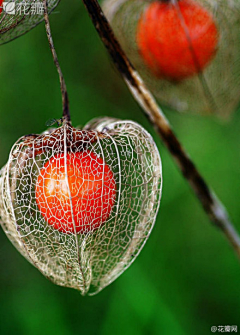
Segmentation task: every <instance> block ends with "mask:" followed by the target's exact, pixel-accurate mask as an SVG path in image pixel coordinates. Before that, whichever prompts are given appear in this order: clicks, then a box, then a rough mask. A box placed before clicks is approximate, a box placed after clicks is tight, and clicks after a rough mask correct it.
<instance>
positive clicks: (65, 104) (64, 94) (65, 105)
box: [43, 0, 71, 122]
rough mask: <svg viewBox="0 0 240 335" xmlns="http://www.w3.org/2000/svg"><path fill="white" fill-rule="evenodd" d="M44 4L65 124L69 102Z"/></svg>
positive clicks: (48, 36)
mask: <svg viewBox="0 0 240 335" xmlns="http://www.w3.org/2000/svg"><path fill="white" fill-rule="evenodd" d="M43 4H44V20H45V28H46V33H47V38H48V42H49V46H50V49H51V52H52V56H53V61H54V63H55V65H56V68H57V71H58V74H59V80H60V86H61V93H62V107H63V119H64V120H65V121H66V122H71V118H70V112H69V100H68V93H67V87H66V84H65V80H64V77H63V74H62V70H61V67H60V64H59V61H58V57H57V53H56V50H55V47H54V44H53V39H52V33H51V28H50V23H49V16H48V2H47V0H44V1H43Z"/></svg>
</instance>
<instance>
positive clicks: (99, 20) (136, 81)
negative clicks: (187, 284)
mask: <svg viewBox="0 0 240 335" xmlns="http://www.w3.org/2000/svg"><path fill="white" fill-rule="evenodd" d="M83 3H84V5H85V7H86V9H87V11H88V13H89V15H90V18H91V20H92V22H93V24H94V26H95V28H96V30H97V32H98V34H99V36H100V38H101V40H102V42H103V44H104V45H105V47H106V48H107V50H108V52H109V54H110V55H111V57H112V60H113V62H114V63H115V65H116V67H117V68H118V70H119V72H120V73H121V74H122V76H123V78H124V80H125V82H126V83H127V85H128V87H129V89H130V91H131V92H132V94H133V96H134V98H135V99H136V100H137V102H138V103H139V105H140V106H141V107H142V110H143V111H144V113H145V114H146V115H147V117H148V119H149V120H150V122H151V123H152V125H153V126H154V128H155V129H156V131H157V133H158V134H159V135H160V137H161V138H162V140H163V142H164V143H165V145H166V147H167V148H168V150H169V152H170V153H171V155H172V156H173V158H174V160H175V161H176V163H177V165H178V166H179V168H180V170H181V172H182V174H183V176H184V177H185V178H186V179H187V181H188V182H189V184H190V186H191V187H192V189H193V191H194V192H195V194H196V195H197V197H198V199H199V200H200V202H201V204H202V206H203V208H204V210H205V212H206V213H207V215H208V217H209V219H210V220H211V221H212V222H213V223H214V224H215V225H216V226H217V227H219V228H220V229H221V230H222V231H223V233H224V234H225V236H226V237H227V239H228V240H229V242H230V244H231V245H232V247H233V248H234V249H235V251H236V253H237V255H238V257H239V258H240V237H239V235H238V233H237V231H236V230H235V228H234V227H233V225H232V223H231V222H230V220H229V218H228V214H227V212H226V210H225V208H224V206H223V205H222V204H221V202H220V201H219V200H218V199H217V197H216V196H215V194H214V192H212V191H211V189H210V188H209V186H208V185H207V183H206V182H205V180H204V179H203V177H202V176H201V175H200V173H199V172H198V170H197V169H196V167H195V165H194V163H193V162H192V160H191V159H190V158H189V156H188V154H187V153H186V151H185V150H184V148H183V147H182V145H181V144H180V142H179V140H178V139H177V137H176V135H175V134H174V132H173V130H172V128H171V126H170V124H169V122H168V120H167V119H166V117H165V116H164V114H163V112H162V110H161V109H160V107H159V106H158V105H157V103H156V101H155V100H154V98H153V96H152V95H151V93H150V92H149V91H148V89H147V88H146V86H145V84H144V82H143V81H142V79H141V77H140V76H139V74H138V73H137V71H136V70H135V69H134V67H133V66H132V64H131V63H130V61H129V60H128V58H127V56H126V55H125V53H124V52H123V50H122V48H121V46H120V44H119V42H118V41H117V39H116V37H115V36H114V34H113V31H112V29H111V27H110V25H109V23H108V21H107V19H106V17H105V16H104V14H103V12H102V9H101V7H100V6H99V4H98V2H97V1H96V0H83Z"/></svg>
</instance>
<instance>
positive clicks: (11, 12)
mask: <svg viewBox="0 0 240 335" xmlns="http://www.w3.org/2000/svg"><path fill="white" fill-rule="evenodd" d="M59 2H60V0H48V12H49V13H50V12H51V11H52V10H53V9H54V8H55V7H56V6H57V5H58V3H59ZM3 5H4V7H3V11H2V13H1V14H0V44H4V43H7V42H9V41H11V40H13V39H15V38H17V37H19V36H21V35H23V34H25V33H26V32H28V31H29V30H31V29H32V28H34V27H35V26H36V25H38V24H39V23H40V22H42V21H43V20H44V15H43V14H44V4H43V0H28V1H25V0H24V1H23V0H15V2H11V1H9V2H7V1H6V2H5V3H3Z"/></svg>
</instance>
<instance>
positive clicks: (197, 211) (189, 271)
mask: <svg viewBox="0 0 240 335" xmlns="http://www.w3.org/2000/svg"><path fill="white" fill-rule="evenodd" d="M50 19H51V24H52V32H53V39H54V41H55V46H56V49H57V53H58V56H59V60H60V64H61V67H62V70H63V73H64V76H65V80H66V83H67V87H68V93H69V97H70V111H71V115H72V121H73V125H74V126H77V125H84V124H85V123H86V122H87V121H89V120H90V119H92V118H94V117H97V116H105V115H106V116H114V117H118V118H121V119H132V120H134V121H137V122H138V123H140V124H142V125H143V126H144V127H145V128H146V129H147V130H148V131H149V132H150V133H151V134H152V135H153V136H154V138H155V140H156V143H157V145H158V147H159V150H160V153H161V157H162V163H163V196H162V203H161V207H160V211H159V214H158V219H157V222H156V226H155V228H154V229H153V232H152V234H151V236H150V238H149V240H148V242H147V244H146V246H145V247H144V249H143V251H142V252H141V254H140V256H139V258H138V259H137V260H136V262H135V263H134V264H133V265H132V266H131V267H130V268H129V269H128V270H127V271H126V272H125V273H124V274H123V275H122V276H121V277H120V278H118V279H117V280H116V281H115V282H114V283H112V284H111V285H110V286H109V287H107V288H106V289H104V290H103V291H102V292H101V293H99V294H98V295H96V296H94V297H82V296H80V294H79V292H77V291H74V290H71V289H67V288H62V287H58V286H56V285H54V284H52V283H51V282H49V281H48V280H47V279H46V278H45V277H43V276H42V275H41V273H40V272H39V271H38V270H37V269H35V268H34V267H33V266H32V265H30V264H29V263H28V262H27V261H26V260H25V259H24V258H23V257H22V256H21V255H20V254H19V253H18V252H17V251H16V250H15V249H14V247H13V246H12V245H11V243H10V242H9V241H8V239H7V237H6V236H5V234H4V233H3V231H2V230H1V231H0V241H1V243H0V266H1V272H0V334H3V335H5V334H17V335H33V334H34V335H40V334H41V335H42V334H44V335H48V334H57V335H68V334H69V335H70V334H83V335H85V334H86V335H91V334H100V335H112V334H113V335H118V334H119V335H120V334H124V335H135V334H136V335H139V334H161V335H184V334H187V335H188V334H189V335H192V334H196V335H202V334H210V333H211V331H210V327H211V326H218V325H238V327H239V329H240V316H239V311H240V299H239V291H240V263H239V261H238V259H237V257H236V256H235V254H234V253H233V251H232V249H231V247H230V246H229V245H228V242H227V241H226V239H225V237H224V236H223V235H222V234H221V232H220V231H218V230H217V229H216V228H215V227H213V226H212V225H211V224H210V223H209V221H208V218H207V217H206V215H205V213H204V212H203V210H202V208H201V207H200V205H199V202H198V201H197V199H196V198H195V196H194V195H193V193H192V191H191V190H190V189H189V186H188V185H187V183H186V181H185V180H184V179H183V177H182V176H181V174H180V173H179V171H178V169H177V168H176V166H175V164H174V163H173V161H172V158H171V157H170V155H169V153H168V151H167V150H166V149H165V147H164V146H163V145H162V143H161V141H160V140H159V138H158V137H157V136H156V135H155V133H154V130H153V129H152V128H151V126H150V125H149V123H148V121H147V120H146V118H145V117H144V116H143V114H142V112H141V110H140V109H139V107H138V105H137V104H136V103H135V101H134V100H133V98H132V97H131V94H130V93H129V92H128V90H127V88H126V86H125V84H124V83H123V81H122V80H121V78H120V76H119V75H118V73H117V72H116V70H115V69H114V66H113V65H112V64H111V62H110V61H109V57H108V55H107V53H106V51H105V49H104V47H103V46H102V44H101V42H100V40H99V38H98V36H97V34H96V32H95V30H94V28H93V26H92V24H91V22H90V20H89V18H88V15H87V14H86V12H85V10H84V8H83V6H82V4H81V2H80V1H77V0H73V1H71V3H70V2H69V1H62V2H61V3H60V5H59V7H58V8H57V9H56V10H55V13H54V14H52V15H51V18H50ZM0 81H1V90H0V117H1V122H0V166H3V165H4V164H5V163H6V161H7V158H8V154H9V152H10V148H11V146H12V145H13V143H14V142H15V141H16V140H17V139H18V138H19V137H20V136H22V135H24V134H30V133H40V132H42V131H43V130H45V127H46V126H45V123H46V121H47V120H49V119H52V118H56V119H59V118H60V117H61V94H60V88H59V81H58V75H57V72H56V69H55V67H54V64H53V60H52V57H51V53H50V50H49V47H48V42H47V38H46V35H45V30H44V25H43V24H41V25H39V26H38V27H36V28H35V29H33V30H32V31H31V32H29V33H28V34H26V35H25V36H23V37H21V38H18V39H17V40H15V41H13V42H11V43H9V44H6V45H3V46H1V47H0ZM166 113H167V116H168V118H169V119H170V121H171V123H172V125H173V127H174V129H175V131H176V133H177V135H178V137H179V139H180V140H181V141H182V143H183V144H184V145H185V147H186V149H187V150H188V152H189V154H190V155H191V157H192V158H193V160H194V161H195V163H196V164H197V166H198V167H199V169H200V171H201V172H202V173H203V175H204V176H205V178H206V180H207V181H208V182H209V183H210V184H211V186H212V187H213V189H214V190H215V192H216V193H217V195H218V196H219V198H220V199H221V200H222V201H223V203H224V204H225V206H226V207H227V208H228V210H229V213H230V215H231V217H232V219H233V221H234V222H235V225H236V228H237V229H238V231H240V222H239V221H240V220H239V219H240V206H239V198H238V196H239V177H240V141H239V129H240V115H239V113H235V115H234V116H233V118H232V120H230V122H229V123H220V121H219V120H216V119H215V118H213V117H208V118H207V117H206V118H203V117H200V116H199V117H198V116H189V115H180V114H177V113H174V112H169V111H166Z"/></svg>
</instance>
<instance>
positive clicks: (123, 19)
mask: <svg viewBox="0 0 240 335" xmlns="http://www.w3.org/2000/svg"><path fill="white" fill-rule="evenodd" d="M153 2H154V0H153V1H145V0H105V2H104V4H103V9H104V13H105V14H106V16H107V18H108V19H109V21H110V23H111V24H112V28H113V30H114V33H115V35H116V37H117V38H118V39H119V41H120V44H121V46H122V47H123V49H124V51H125V52H126V54H127V56H128V57H129V59H130V60H131V62H132V63H133V65H134V66H135V68H136V69H137V71H139V73H140V75H141V76H142V77H143V79H144V81H145V82H146V84H147V86H148V87H149V88H150V89H151V90H152V92H153V94H154V95H155V96H156V97H157V98H158V99H159V101H160V102H161V103H162V104H163V105H166V106H168V107H171V108H172V109H174V110H178V111H180V112H190V113H197V114H203V115H206V114H215V115H217V116H219V117H221V118H222V119H227V118H228V117H229V115H230V114H232V113H233V112H234V111H235V110H236V108H237V106H238V104H239V100H240V38H239V31H240V1H238V0H216V1H215V0H181V2H185V3H187V2H191V3H196V4H198V5H200V6H201V7H202V8H204V9H205V10H206V11H208V13H209V15H211V16H212V17H213V20H214V22H215V24H216V27H217V30H218V43H217V51H216V54H215V56H214V58H213V59H211V61H210V62H209V63H208V65H207V66H206V67H205V68H204V69H203V71H202V72H200V73H199V74H198V75H193V76H191V77H189V78H185V79H183V80H178V81H171V80H167V79H163V78H158V77H156V76H155V75H153V74H152V72H151V71H150V70H149V68H148V67H147V66H146V64H145V62H144V61H143V58H142V56H141V53H140V51H139V48H138V46H137V41H136V36H137V25H138V22H139V19H140V17H141V15H142V14H143V12H144V11H145V10H146V9H147V8H148V6H149V5H150V4H151V3H153ZM155 2H156V1H155ZM160 2H161V0H160ZM179 2H180V1H171V0H169V8H171V7H172V6H175V7H176V6H178V3H179ZM164 3H165V4H167V1H164ZM193 20H196V22H197V18H194V17H193ZM179 21H182V17H181V14H179ZM158 24H160V22H159V23H158ZM169 24H170V23H169ZM172 24H173V25H174V22H173V23H172ZM183 25H184V23H183ZM184 29H187V28H186V27H185V26H184ZM176 33H177V32H176ZM157 34H158V31H157V30H156V31H155V36H156V39H157ZM187 38H188V39H189V37H188V36H187ZM191 42H192V41H189V44H191ZM159 54H160V55H161V50H159Z"/></svg>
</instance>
